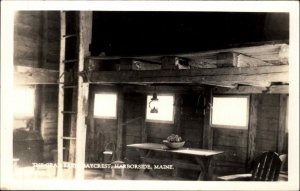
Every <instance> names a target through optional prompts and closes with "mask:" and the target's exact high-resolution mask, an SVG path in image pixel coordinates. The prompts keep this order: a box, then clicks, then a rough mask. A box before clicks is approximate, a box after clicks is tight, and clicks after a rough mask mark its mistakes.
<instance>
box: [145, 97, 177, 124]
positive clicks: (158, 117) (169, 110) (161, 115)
mask: <svg viewBox="0 0 300 191" xmlns="http://www.w3.org/2000/svg"><path fill="white" fill-rule="evenodd" d="M151 98H152V95H148V96H147V114H146V119H147V120H150V121H152V120H154V121H171V122H172V121H173V105H174V96H166V95H165V96H162V95H158V96H157V98H158V103H157V106H158V113H150V110H151V109H150V107H149V102H150V101H151Z"/></svg>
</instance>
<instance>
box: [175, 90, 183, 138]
mask: <svg viewBox="0 0 300 191" xmlns="http://www.w3.org/2000/svg"><path fill="white" fill-rule="evenodd" d="M180 102H181V96H180V94H176V95H175V102H174V106H175V111H174V112H175V115H174V132H175V133H176V134H178V135H180V136H181V133H182V132H181V124H180V121H181V119H180V117H181V103H180Z"/></svg>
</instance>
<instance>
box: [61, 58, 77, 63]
mask: <svg viewBox="0 0 300 191" xmlns="http://www.w3.org/2000/svg"><path fill="white" fill-rule="evenodd" d="M77 61H78V59H70V60H64V63H72V62H77Z"/></svg>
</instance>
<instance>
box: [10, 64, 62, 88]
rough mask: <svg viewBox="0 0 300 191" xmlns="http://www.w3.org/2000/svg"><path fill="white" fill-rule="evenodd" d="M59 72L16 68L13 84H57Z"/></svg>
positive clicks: (23, 67)
mask: <svg viewBox="0 0 300 191" xmlns="http://www.w3.org/2000/svg"><path fill="white" fill-rule="evenodd" d="M58 76H59V72H58V71H56V70H49V69H43V68H32V67H26V66H16V67H15V72H14V83H15V84H20V85H21V84H24V85H25V84H57V80H58Z"/></svg>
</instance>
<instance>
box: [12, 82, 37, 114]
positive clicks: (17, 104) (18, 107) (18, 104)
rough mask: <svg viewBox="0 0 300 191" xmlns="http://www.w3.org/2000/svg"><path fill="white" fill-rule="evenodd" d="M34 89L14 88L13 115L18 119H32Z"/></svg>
mask: <svg viewBox="0 0 300 191" xmlns="http://www.w3.org/2000/svg"><path fill="white" fill-rule="evenodd" d="M34 103H35V101H34V89H33V88H16V89H15V91H14V115H15V116H19V117H33V115H34Z"/></svg>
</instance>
